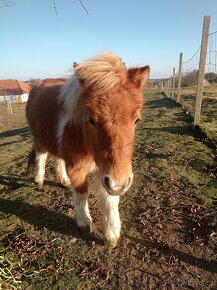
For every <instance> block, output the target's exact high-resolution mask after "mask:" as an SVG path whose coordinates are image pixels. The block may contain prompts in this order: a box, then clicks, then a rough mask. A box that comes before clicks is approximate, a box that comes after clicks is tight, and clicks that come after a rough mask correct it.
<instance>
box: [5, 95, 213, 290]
mask: <svg viewBox="0 0 217 290" xmlns="http://www.w3.org/2000/svg"><path fill="white" fill-rule="evenodd" d="M145 96H146V97H145V106H144V110H143V116H142V121H141V123H140V124H139V126H138V128H137V137H136V144H135V153H134V159H133V164H134V173H135V178H134V182H133V186H132V188H131V189H130V190H129V191H128V192H127V193H126V194H125V196H124V197H123V198H122V199H121V204H120V214H121V219H122V237H121V240H120V242H119V244H118V246H117V248H115V249H110V248H108V246H107V245H106V244H105V243H104V240H103V237H102V233H101V213H100V208H99V206H98V204H97V200H96V197H95V195H94V186H93V191H92V192H91V195H90V211H91V214H92V217H93V220H94V231H93V233H92V234H85V233H82V232H81V231H80V230H79V229H77V228H76V226H75V224H74V221H73V214H74V207H73V205H72V203H71V194H70V191H69V190H66V189H63V188H61V187H58V185H57V184H56V183H55V180H54V177H53V176H54V166H53V160H52V159H51V158H50V159H49V160H48V166H47V172H46V173H47V178H46V181H45V185H44V187H43V189H41V190H38V189H37V188H36V186H35V185H34V183H33V179H32V178H31V177H30V178H29V177H27V176H26V173H25V171H26V162H27V155H28V151H29V150H30V148H31V137H30V135H29V131H28V129H27V128H26V127H25V125H24V126H23V128H21V129H14V130H12V131H9V132H7V133H1V134H0V285H1V286H0V289H4V290H10V289H18V290H19V289H25V290H27V289H31V290H33V289H34V290H44V289H46V290H47V289H50V290H55V289H64V290H69V289H73V290H74V289H85V290H86V289H91V290H92V289H112V290H117V289H123V290H128V289H136V290H137V289H144V290H148V289H150V290H151V289H152V290H158V289H159V290H167V289H168V290H171V289H173V290H180V289H182V290H187V289H194V290H204V289H206V290H214V289H217V178H216V175H217V171H216V165H217V164H216V151H215V150H214V149H212V148H209V147H208V145H207V144H206V143H204V142H202V141H201V140H200V138H199V136H197V132H195V131H194V130H193V128H192V119H191V118H190V117H189V116H188V115H186V114H185V113H184V112H183V111H182V109H181V108H180V106H178V105H177V104H176V103H175V102H174V101H172V100H170V99H168V98H165V97H164V96H163V95H162V94H160V93H158V91H156V90H149V91H146V92H145Z"/></svg>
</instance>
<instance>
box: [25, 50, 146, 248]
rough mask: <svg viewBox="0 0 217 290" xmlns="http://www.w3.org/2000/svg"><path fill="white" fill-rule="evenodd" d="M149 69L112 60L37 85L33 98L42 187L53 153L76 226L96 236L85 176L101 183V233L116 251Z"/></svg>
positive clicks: (99, 59)
mask: <svg viewBox="0 0 217 290" xmlns="http://www.w3.org/2000/svg"><path fill="white" fill-rule="evenodd" d="M149 71H150V68H149V66H145V67H141V68H130V69H127V68H126V66H125V65H124V63H123V62H122V61H121V59H120V58H119V57H117V56H115V55H113V54H112V53H102V54H100V55H98V56H96V57H95V58H92V59H89V60H87V61H85V62H83V63H81V64H76V63H74V75H73V76H72V77H71V78H70V79H68V80H67V81H65V80H64V79H57V80H54V79H49V80H44V81H39V82H38V84H36V85H35V87H33V89H32V90H31V92H30V95H29V100H28V103H27V109H26V116H27V120H28V123H29V127H30V130H31V133H32V136H33V150H32V152H31V154H30V159H29V165H28V166H29V167H30V166H31V165H32V162H33V159H32V157H33V156H35V160H34V161H35V163H36V164H35V182H36V183H37V184H38V185H39V186H42V185H43V182H44V175H45V162H46V158H47V153H48V152H49V153H50V154H52V155H54V156H55V157H56V177H57V181H58V182H60V183H62V184H63V185H66V186H68V185H71V187H72V188H73V196H74V202H75V211H76V214H75V220H76V223H77V225H78V226H79V227H80V228H84V229H86V230H89V231H90V230H91V224H92V218H91V216H90V212H89V208H88V183H87V176H88V175H89V174H90V173H92V172H94V173H95V176H96V178H97V180H98V181H99V182H98V183H99V189H98V199H99V202H100V204H101V206H102V214H103V233H104V236H105V239H106V240H107V241H108V242H109V244H110V245H112V246H116V244H117V241H118V239H119V237H120V229H121V222H120V217H119V210H118V205H119V198H120V196H121V195H123V194H124V193H125V192H126V191H127V189H128V188H129V187H130V186H131V184H132V180H133V173H132V164H131V160H132V153H133V144H134V135H135V126H136V123H137V121H138V120H139V119H140V111H141V108H142V105H143V97H142V92H143V87H144V84H145V83H146V82H147V80H148V76H149Z"/></svg>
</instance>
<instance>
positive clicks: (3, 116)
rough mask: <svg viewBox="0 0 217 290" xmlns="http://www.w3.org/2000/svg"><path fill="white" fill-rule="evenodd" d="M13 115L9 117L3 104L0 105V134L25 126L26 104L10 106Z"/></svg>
mask: <svg viewBox="0 0 217 290" xmlns="http://www.w3.org/2000/svg"><path fill="white" fill-rule="evenodd" d="M11 107H12V110H13V114H12V115H10V114H9V113H8V110H7V105H6V104H5V103H0V132H4V131H9V130H13V129H16V128H22V127H25V126H26V117H25V112H24V111H25V107H26V104H25V103H23V104H13V103H12V104H11Z"/></svg>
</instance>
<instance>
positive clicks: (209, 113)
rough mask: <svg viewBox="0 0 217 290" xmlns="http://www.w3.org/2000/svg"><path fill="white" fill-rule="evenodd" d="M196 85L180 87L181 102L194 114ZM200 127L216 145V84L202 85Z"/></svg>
mask: <svg viewBox="0 0 217 290" xmlns="http://www.w3.org/2000/svg"><path fill="white" fill-rule="evenodd" d="M196 89H197V87H196V86H194V87H182V88H181V104H182V106H183V107H184V108H185V110H186V111H188V113H189V114H190V115H191V116H194V110H195V96H196ZM200 127H201V128H202V130H203V131H204V132H205V134H206V135H207V137H208V138H209V139H210V140H212V141H213V142H214V143H215V144H216V146H217V85H216V84H214V85H208V86H204V92H203V103H202V110H201V121H200Z"/></svg>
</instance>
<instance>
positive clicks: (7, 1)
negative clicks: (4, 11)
mask: <svg viewBox="0 0 217 290" xmlns="http://www.w3.org/2000/svg"><path fill="white" fill-rule="evenodd" d="M2 2H3V4H4V5H2V6H1V8H3V7H12V6H14V5H15V3H14V1H11V0H2Z"/></svg>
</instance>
